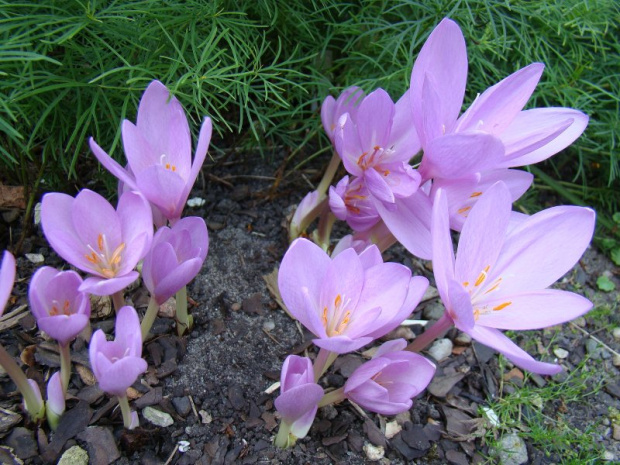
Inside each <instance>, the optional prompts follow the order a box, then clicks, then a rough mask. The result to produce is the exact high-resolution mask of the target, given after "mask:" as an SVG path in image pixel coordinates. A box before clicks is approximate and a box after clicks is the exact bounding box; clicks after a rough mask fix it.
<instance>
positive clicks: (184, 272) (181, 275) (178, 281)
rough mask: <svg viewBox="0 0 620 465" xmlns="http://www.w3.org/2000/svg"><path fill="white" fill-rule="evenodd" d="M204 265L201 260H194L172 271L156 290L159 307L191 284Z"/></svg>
mask: <svg viewBox="0 0 620 465" xmlns="http://www.w3.org/2000/svg"><path fill="white" fill-rule="evenodd" d="M202 263H203V262H202V260H201V259H200V258H194V259H192V260H186V261H184V262H183V263H181V264H179V265H177V266H176V267H175V268H172V269H170V270H169V271H168V273H166V276H165V277H164V278H163V279H162V280H161V281H159V283H158V284H157V287H156V288H155V296H157V303H158V304H159V305H161V304H163V303H164V302H165V301H166V300H168V299H169V298H170V297H172V296H173V295H175V294H176V293H177V292H178V291H179V290H180V289H181V288H182V287H183V286H186V285H187V284H189V282H190V281H191V280H192V279H194V278H195V277H196V275H197V274H198V272H200V269H201V268H202Z"/></svg>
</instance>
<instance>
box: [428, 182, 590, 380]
mask: <svg viewBox="0 0 620 465" xmlns="http://www.w3.org/2000/svg"><path fill="white" fill-rule="evenodd" d="M510 219H511V201H510V194H509V192H508V188H507V187H506V185H505V184H503V183H502V182H498V183H496V184H494V185H493V186H492V187H490V188H489V189H488V190H487V192H486V193H485V194H484V195H482V196H481V197H480V199H479V200H478V202H477V203H476V205H475V206H474V207H473V208H472V210H471V212H470V214H469V216H468V218H467V220H466V221H465V225H464V226H463V231H462V233H461V237H460V239H459V245H458V253H457V256H456V260H455V258H454V252H453V249H452V239H451V237H450V227H449V217H448V207H447V202H446V198H445V195H444V193H443V191H442V190H441V189H440V190H439V191H438V192H437V194H436V196H435V203H434V205H433V223H432V234H433V272H434V274H435V280H436V282H437V289H438V291H439V294H440V296H441V300H442V301H443V303H444V306H445V307H446V314H445V315H444V320H447V322H451V323H454V325H455V326H456V327H457V328H459V329H460V330H461V331H463V332H466V333H467V334H469V335H470V336H471V337H472V338H474V339H476V340H478V341H479V342H481V343H483V344H485V345H488V346H489V347H492V348H494V349H495V350H497V351H498V352H500V353H502V354H503V355H505V356H506V357H507V358H508V359H509V360H511V361H512V362H513V363H514V364H515V365H518V366H520V367H522V368H525V369H527V370H530V371H533V372H535V373H541V374H555V373H557V372H559V371H561V367H560V366H559V365H555V364H549V363H541V362H537V361H535V360H534V359H533V358H532V357H530V356H529V355H528V354H527V353H526V352H525V351H523V350H522V349H520V348H519V347H518V346H517V345H516V344H515V343H513V342H512V341H511V340H510V339H508V338H507V337H506V336H504V335H503V334H502V333H501V331H499V330H502V329H509V330H526V329H538V328H544V327H547V326H552V325H556V324H559V323H563V322H565V321H568V320H571V319H573V318H576V317H578V316H580V315H583V314H584V313H586V312H587V311H588V310H590V308H592V303H591V302H590V301H589V300H588V299H586V298H584V297H582V296H580V295H577V294H574V293H572V292H567V291H561V290H556V289H547V287H548V286H550V285H551V284H553V283H554V282H555V281H557V280H558V279H559V278H561V277H562V276H563V275H564V274H565V273H567V272H568V271H569V270H570V269H571V268H572V267H573V266H574V264H575V263H576V262H577V261H578V260H579V258H580V257H581V255H582V254H583V252H584V250H585V249H586V247H587V246H588V244H589V243H590V240H591V239H592V234H593V231H594V223H595V214H594V211H592V210H590V209H589V208H582V207H573V206H567V207H554V208H549V209H547V210H543V211H541V212H539V213H537V214H535V215H532V216H531V217H529V218H525V219H522V220H521V221H519V222H517V223H516V224H514V225H513V226H512V227H511V228H510V227H509V222H510ZM440 321H441V320H440Z"/></svg>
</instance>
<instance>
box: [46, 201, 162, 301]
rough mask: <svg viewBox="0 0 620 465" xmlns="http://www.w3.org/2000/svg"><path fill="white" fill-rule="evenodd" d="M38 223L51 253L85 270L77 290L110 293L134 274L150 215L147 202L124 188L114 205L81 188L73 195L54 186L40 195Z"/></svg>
mask: <svg viewBox="0 0 620 465" xmlns="http://www.w3.org/2000/svg"><path fill="white" fill-rule="evenodd" d="M42 204H43V205H42V207H41V224H42V226H43V232H44V234H45V237H46V238H47V240H48V242H49V243H50V244H51V246H52V247H53V248H54V250H55V251H56V253H58V255H60V256H61V257H62V258H64V259H65V260H66V261H68V262H69V263H71V264H72V265H73V266H75V267H76V268H79V269H80V270H82V271H85V272H86V273H90V274H91V275H93V276H91V277H90V278H87V279H86V280H85V281H84V283H83V284H82V285H81V286H80V289H79V290H80V291H82V292H88V293H90V294H95V295H110V294H113V293H115V292H118V291H120V290H122V289H124V288H125V287H127V286H128V285H129V284H131V283H132V282H134V281H135V280H136V279H138V276H139V275H138V272H137V271H134V268H135V267H136V265H137V264H138V262H139V261H140V260H141V259H142V258H143V257H144V255H145V254H146V252H147V251H148V250H149V247H150V245H151V240H152V239H153V219H152V215H151V209H150V207H149V204H148V202H147V201H146V200H145V199H144V197H142V195H140V194H138V193H137V192H126V193H124V194H123V195H122V196H121V198H120V199H119V201H118V207H117V209H116V210H114V207H112V205H110V203H109V202H108V201H107V200H106V199H104V198H103V197H101V196H100V195H99V194H97V193H95V192H93V191H90V190H88V189H84V190H82V191H80V193H79V194H78V195H77V196H76V197H75V199H74V198H73V197H71V196H69V195H66V194H60V193H57V192H53V193H50V194H46V195H45V196H44V197H43V202H42Z"/></svg>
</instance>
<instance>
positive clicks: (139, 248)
mask: <svg viewBox="0 0 620 465" xmlns="http://www.w3.org/2000/svg"><path fill="white" fill-rule="evenodd" d="M117 213H118V218H119V221H120V229H121V232H122V235H123V242H124V243H125V250H124V251H123V255H122V257H123V261H122V267H121V270H122V271H129V270H132V269H133V268H134V267H135V266H136V264H137V263H138V261H139V260H141V259H142V258H143V257H144V256H145V255H146V253H147V252H148V250H149V248H150V247H151V241H152V239H153V215H152V213H151V207H150V205H149V204H148V202H147V201H146V199H145V198H144V197H143V196H142V195H141V194H139V193H137V192H126V193H125V194H123V195H122V196H121V198H120V199H119V201H118V207H117ZM122 271H121V272H122Z"/></svg>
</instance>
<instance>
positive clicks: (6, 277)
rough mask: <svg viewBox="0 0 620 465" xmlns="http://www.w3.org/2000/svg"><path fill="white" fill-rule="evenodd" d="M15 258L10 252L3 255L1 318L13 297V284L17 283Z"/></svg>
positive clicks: (0, 276)
mask: <svg viewBox="0 0 620 465" xmlns="http://www.w3.org/2000/svg"><path fill="white" fill-rule="evenodd" d="M15 271H16V266H15V257H13V255H12V254H11V252H9V251H8V250H5V251H4V254H3V255H2V267H1V268H0V316H1V315H2V313H3V312H4V308H5V307H6V303H7V302H8V301H9V297H10V296H11V290H12V289H13V283H14V282H15Z"/></svg>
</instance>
